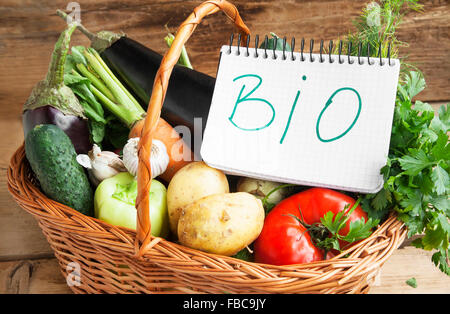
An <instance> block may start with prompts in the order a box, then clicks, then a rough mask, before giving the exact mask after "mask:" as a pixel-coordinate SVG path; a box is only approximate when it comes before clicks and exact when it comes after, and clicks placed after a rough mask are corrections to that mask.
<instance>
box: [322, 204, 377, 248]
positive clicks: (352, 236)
mask: <svg viewBox="0 0 450 314" xmlns="http://www.w3.org/2000/svg"><path fill="white" fill-rule="evenodd" d="M360 201H361V199H358V200H357V201H356V203H355V204H354V205H353V206H352V208H351V209H350V210H348V211H347V209H348V205H347V206H346V207H345V208H344V209H343V210H342V211H340V212H338V213H336V214H334V213H333V212H331V211H329V212H327V213H326V214H325V215H324V216H323V217H322V218H321V219H320V222H321V223H322V225H323V226H324V227H325V228H326V229H327V230H328V231H329V234H330V236H329V237H327V238H325V239H322V240H316V245H317V247H319V248H321V249H324V250H325V251H328V250H330V249H335V250H338V251H341V250H342V249H343V248H341V247H340V243H339V241H340V240H341V241H345V242H348V243H349V244H351V243H353V242H355V241H359V240H362V239H365V238H367V237H369V236H370V235H371V234H372V228H373V227H375V226H377V225H378V223H379V222H380V220H379V219H373V218H369V219H368V221H367V222H366V221H365V219H364V218H361V219H358V220H355V221H352V222H350V224H349V231H348V232H347V234H345V235H341V234H339V232H340V231H341V230H342V229H343V228H344V227H345V226H346V223H347V221H348V220H349V219H350V216H351V214H352V212H353V211H354V210H355V208H356V207H357V206H358V205H359V203H360Z"/></svg>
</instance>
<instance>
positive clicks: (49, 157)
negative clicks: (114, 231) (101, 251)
mask: <svg viewBox="0 0 450 314" xmlns="http://www.w3.org/2000/svg"><path fill="white" fill-rule="evenodd" d="M25 154H26V157H27V159H28V162H29V163H30V166H31V169H32V170H33V172H34V174H35V175H36V178H37V179H38V181H39V183H40V185H41V189H42V191H43V192H44V194H45V195H46V196H47V197H49V198H50V199H52V200H54V201H57V202H60V203H62V204H64V205H67V206H69V207H71V208H74V209H75V210H77V211H79V212H80V213H82V214H85V215H88V216H92V215H93V204H94V198H93V191H92V188H91V186H90V184H89V180H88V177H87V175H86V173H85V171H84V169H83V167H81V165H79V164H78V162H77V161H76V157H77V154H76V152H75V148H74V146H73V144H72V142H71V141H70V138H69V137H68V136H67V135H66V134H65V133H64V131H62V130H61V129H60V128H58V127H57V126H55V125H53V124H40V125H37V126H36V127H34V128H33V129H32V130H31V131H30V132H29V133H28V135H27V137H26V139H25Z"/></svg>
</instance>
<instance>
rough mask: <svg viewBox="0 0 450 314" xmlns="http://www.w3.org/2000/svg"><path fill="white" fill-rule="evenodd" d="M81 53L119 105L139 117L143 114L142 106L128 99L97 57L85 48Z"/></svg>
mask: <svg viewBox="0 0 450 314" xmlns="http://www.w3.org/2000/svg"><path fill="white" fill-rule="evenodd" d="M83 55H84V56H85V58H86V59H87V61H88V64H89V66H90V67H91V68H92V69H93V70H94V71H95V73H96V74H97V75H98V76H99V77H100V78H101V79H102V80H103V82H104V83H105V84H106V86H107V87H108V89H109V90H110V91H111V93H112V94H113V95H114V98H115V99H116V101H117V103H118V104H119V105H120V106H123V107H124V108H126V110H127V111H129V112H130V113H131V112H135V113H137V114H139V115H141V117H142V116H143V115H144V114H145V111H144V110H143V109H142V108H137V107H136V105H135V103H134V102H133V101H131V100H130V98H129V97H128V95H127V93H125V92H124V91H123V89H122V88H120V86H119V85H118V84H117V83H116V82H115V81H114V79H113V78H112V77H111V76H110V75H109V74H108V72H107V71H106V70H105V69H104V68H103V66H102V65H101V64H100V63H99V62H98V60H97V58H96V57H95V56H94V55H93V54H92V53H90V52H89V51H88V50H87V49H86V50H84V53H83Z"/></svg>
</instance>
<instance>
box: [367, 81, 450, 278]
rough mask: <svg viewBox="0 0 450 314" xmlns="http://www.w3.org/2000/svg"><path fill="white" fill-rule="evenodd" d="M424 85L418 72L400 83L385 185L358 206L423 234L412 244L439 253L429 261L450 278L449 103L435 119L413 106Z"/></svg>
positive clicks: (419, 105)
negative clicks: (393, 215) (393, 217)
mask: <svg viewBox="0 0 450 314" xmlns="http://www.w3.org/2000/svg"><path fill="white" fill-rule="evenodd" d="M424 87H425V81H424V79H423V77H422V76H421V75H420V74H419V73H418V72H410V73H409V75H408V76H407V79H406V82H405V83H404V84H401V85H399V88H398V96H397V103H396V108H395V113H394V122H393V126H392V135H391V144H390V149H389V157H388V160H387V164H386V166H385V167H383V168H382V169H381V173H382V174H383V177H384V182H385V183H384V187H383V189H382V190H381V191H380V192H378V193H377V194H370V195H365V197H364V200H363V201H362V206H363V208H364V209H365V210H366V211H367V212H368V213H369V215H370V216H371V217H382V216H384V215H385V214H386V213H387V212H388V211H389V210H394V211H396V212H397V213H398V218H399V219H400V220H401V221H403V222H404V223H405V224H406V226H407V227H408V236H409V237H411V236H413V235H415V234H423V237H421V238H418V239H416V240H415V241H413V245H415V246H416V247H418V248H422V249H425V250H437V252H436V253H435V254H434V255H433V257H432V260H433V262H434V263H435V264H436V266H439V268H440V269H441V270H442V271H443V272H444V273H446V274H447V275H450V266H449V262H448V258H449V236H450V223H449V219H450V201H449V193H450V178H449V170H450V145H449V137H448V132H449V128H450V112H449V110H448V105H445V106H441V108H440V109H439V111H438V114H437V115H436V114H435V113H434V110H433V108H432V107H431V106H430V105H429V104H427V103H423V102H421V101H415V102H414V104H413V102H412V100H411V99H412V98H413V97H414V96H415V95H416V94H417V93H419V92H420V91H421V90H422V89H423V88H424Z"/></svg>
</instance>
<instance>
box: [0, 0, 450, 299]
mask: <svg viewBox="0 0 450 314" xmlns="http://www.w3.org/2000/svg"><path fill="white" fill-rule="evenodd" d="M78 2H79V3H80V4H81V9H82V22H83V23H84V24H85V26H87V27H88V28H89V29H91V30H92V31H99V30H102V29H109V30H112V31H116V32H118V31H125V32H126V33H127V34H128V35H129V36H130V37H132V38H134V39H136V40H138V41H140V42H142V43H144V44H146V45H147V46H149V47H151V48H153V49H154V50H156V51H158V52H160V53H163V52H165V50H166V47H165V43H164V42H163V37H164V36H165V35H166V30H165V29H164V25H165V24H166V23H168V25H169V27H170V28H171V29H172V31H174V30H175V26H177V25H179V24H180V23H181V22H182V21H183V19H184V18H185V17H186V16H187V15H188V14H189V13H190V12H191V10H192V8H194V7H195V6H196V5H197V4H199V1H179V0H177V1H163V0H156V1H144V0H129V1H124V0H122V1H120V0H109V1H106V0H97V1H93V0H82V1H78ZM233 2H234V3H235V4H236V5H237V7H238V9H239V10H240V12H241V13H242V15H243V19H244V21H246V22H247V24H248V25H249V27H250V29H251V30H252V31H253V33H254V34H256V33H258V34H266V33H268V32H270V31H273V32H276V33H277V34H279V35H286V36H288V37H289V36H296V37H299V38H301V37H302V36H304V37H305V39H309V38H311V37H314V38H319V39H320V38H323V39H325V40H328V39H334V38H336V37H337V36H339V35H341V34H343V33H346V32H347V30H349V29H351V27H352V26H351V23H350V22H349V21H350V19H351V18H352V17H356V16H357V15H358V14H359V12H360V10H361V8H362V7H363V6H364V3H365V2H366V1H350V0H324V1H312V0H310V1H307V0H298V1H288V0H283V1H245V0H237V1H233ZM423 3H424V4H425V13H423V14H418V13H412V14H408V15H407V16H406V19H405V23H404V25H403V26H402V28H401V29H400V32H399V37H400V39H402V40H404V41H409V42H410V43H411V46H410V47H409V48H408V49H407V51H406V52H407V53H408V54H409V55H410V60H411V61H414V62H416V63H417V65H418V66H419V67H420V68H421V69H422V70H423V72H424V73H425V76H426V78H427V82H428V88H427V89H426V90H425V91H424V92H422V93H421V94H420V95H419V96H420V97H419V98H420V99H421V100H424V101H445V100H449V99H450V91H449V89H448V87H447V85H448V82H449V79H450V71H449V70H450V68H449V62H448V60H449V57H450V55H449V51H450V50H449V48H450V43H449V33H450V32H449V28H450V19H449V16H450V9H449V2H448V1H424V2H423ZM66 5H67V1H62V0H56V1H50V0H42V1H37V0H35V1H33V0H3V1H2V2H1V4H0V64H1V65H2V66H1V69H2V70H1V71H0V134H2V136H1V138H0V150H1V151H2V155H1V157H0V186H1V188H0V239H2V241H0V293H70V290H69V289H68V287H67V285H66V283H65V279H64V277H63V276H62V275H61V272H60V270H59V265H58V264H57V262H56V260H55V259H54V258H53V257H52V256H53V252H52V251H51V249H50V247H49V245H48V243H47V242H46V240H45V237H44V236H43V235H42V232H41V230H40V228H39V226H38V225H37V222H36V221H35V219H34V218H33V217H32V216H31V215H29V214H28V213H26V212H25V211H24V210H22V209H21V208H19V207H18V206H17V204H16V203H15V202H14V200H13V199H12V197H11V196H10V195H9V193H8V191H7V189H6V168H7V165H8V163H9V158H10V157H11V155H12V153H13V151H15V149H16V148H17V147H18V146H19V145H20V144H21V143H22V141H23V134H22V125H21V118H20V114H21V111H22V104H23V102H24V101H25V100H26V98H27V97H28V95H29V93H30V91H31V89H32V87H33V86H34V84H35V83H36V82H37V81H38V80H40V79H42V78H43V77H44V75H45V73H46V71H47V67H48V62H49V59H50V54H51V50H52V47H53V45H54V43H55V41H56V39H57V37H58V35H59V32H60V31H61V30H62V29H63V27H64V23H63V22H62V21H61V20H60V19H59V18H58V17H57V16H56V14H55V11H56V9H57V8H62V9H64V8H65V6H66ZM224 20H225V19H224V18H223V17H221V16H213V17H211V18H209V19H207V20H205V22H204V23H203V24H202V25H200V26H199V28H198V30H197V31H196V33H195V35H194V36H193V37H192V39H191V40H190V41H189V43H188V45H187V46H188V50H189V53H190V56H191V59H192V60H191V61H192V62H193V64H194V66H195V67H196V68H197V69H198V70H200V71H203V72H206V73H208V74H210V75H214V74H215V71H216V67H217V61H218V53H217V51H218V48H219V47H220V46H221V45H222V44H225V43H227V42H228V36H229V34H230V32H231V31H232V26H231V24H230V23H223V21H224ZM73 44H83V45H87V44H88V41H87V39H86V38H85V37H84V36H83V35H81V34H76V35H75V36H74V41H73ZM440 104H441V103H435V104H434V108H435V109H436V108H437V106H438V105H440ZM431 254H432V252H425V251H421V250H418V249H415V248H412V247H408V246H407V247H405V248H403V249H399V250H397V251H396V252H395V253H394V254H393V255H392V256H391V258H390V259H389V260H388V262H387V263H386V264H385V266H384V267H383V268H382V269H381V273H380V277H379V278H378V281H377V285H376V286H374V287H373V288H372V290H371V293H449V292H450V291H449V289H450V281H449V277H447V276H445V275H443V274H442V273H441V272H439V271H438V270H437V269H436V268H435V267H434V265H433V264H432V263H431V261H430V257H431ZM411 277H415V278H416V279H417V282H418V288H416V289H413V288H411V287H409V286H408V285H406V284H405V281H406V280H407V279H409V278H411Z"/></svg>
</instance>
